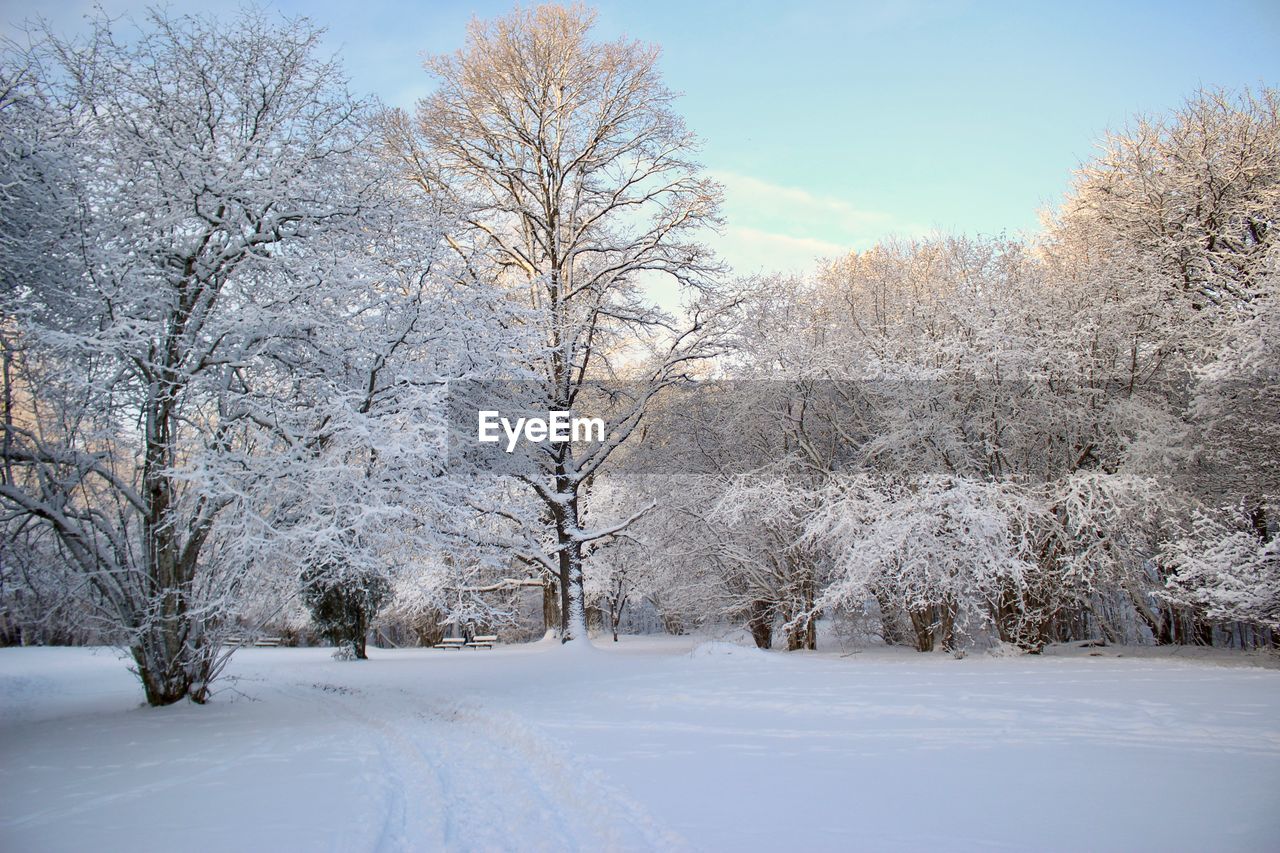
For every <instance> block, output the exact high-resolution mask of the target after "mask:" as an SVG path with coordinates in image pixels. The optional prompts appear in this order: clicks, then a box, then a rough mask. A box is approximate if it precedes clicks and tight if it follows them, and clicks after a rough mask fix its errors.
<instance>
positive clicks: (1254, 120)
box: [0, 6, 1280, 704]
mask: <svg viewBox="0 0 1280 853" xmlns="http://www.w3.org/2000/svg"><path fill="white" fill-rule="evenodd" d="M593 20H594V19H593V15H592V13H591V12H589V11H587V10H584V9H582V8H580V7H575V8H572V9H566V8H562V7H557V6H542V7H537V8H534V9H529V10H518V11H516V12H513V13H512V14H511V15H509V16H507V17H505V18H502V19H499V20H497V21H492V22H480V21H477V22H474V23H473V24H472V26H471V28H470V30H469V33H468V37H467V41H466V44H465V46H464V48H463V49H462V50H460V51H458V52H457V53H455V54H451V55H448V56H443V57H435V58H433V59H432V60H431V61H430V63H429V69H430V71H431V73H432V74H433V75H434V78H435V81H436V84H437V86H436V89H435V91H434V92H433V94H432V95H430V96H429V97H428V98H426V99H424V100H423V101H422V102H420V103H419V105H418V108H417V110H416V112H415V113H414V114H412V115H410V114H408V113H405V112H402V111H396V110H388V109H386V108H384V107H382V106H381V105H379V104H378V103H377V102H376V101H374V100H371V99H362V98H360V97H356V96H354V95H353V94H352V93H350V92H349V91H348V88H347V85H346V81H345V78H344V76H343V72H342V70H341V68H340V66H338V65H337V64H336V63H334V62H332V61H329V60H326V59H324V58H323V57H322V54H321V53H320V52H319V39H320V32H319V31H318V30H317V29H316V28H315V27H314V26H313V25H311V24H310V23H308V22H307V21H305V20H303V21H279V20H276V19H273V18H271V17H270V16H267V15H265V14H262V13H256V12H244V13H240V14H239V15H238V16H237V17H236V18H235V20H234V21H225V20H220V21H217V22H215V21H213V20H212V19H209V18H200V17H173V16H170V15H168V14H166V13H162V12H155V13H152V14H150V15H149V17H148V18H147V19H146V20H145V21H144V22H143V23H142V24H141V25H139V26H137V27H136V28H135V30H134V31H131V32H128V33H124V34H121V33H119V32H116V31H114V30H113V25H112V23H111V22H109V21H107V20H105V19H98V20H96V21H94V22H93V23H92V27H91V30H90V32H89V34H88V35H87V36H85V37H84V38H83V39H80V40H68V39H64V38H61V37H60V36H58V35H57V34H55V33H50V32H35V33H33V34H32V35H31V38H30V40H29V41H28V43H25V44H12V43H11V44H8V45H6V47H5V49H4V55H3V60H2V61H0V344H2V345H3V365H2V367H3V422H4V436H3V468H2V469H0V507H2V508H3V515H2V516H0V527H2V528H3V530H2V532H3V539H2V550H0V607H2V608H3V609H2V611H0V634H2V636H3V639H4V640H5V641H6V642H15V643H33V642H34V643H40V642H114V643H119V644H121V645H123V646H125V647H127V648H128V649H129V650H130V652H131V654H132V656H133V659H134V662H135V664H136V667H137V670H138V673H139V675H140V678H141V680H142V682H143V686H144V688H145V691H146V694H147V697H148V700H149V701H151V702H152V703H154V704H165V703H169V702H173V701H177V700H178V699H181V698H183V697H190V698H192V699H194V700H196V701H204V700H205V699H206V698H207V697H208V695H209V690H210V684H211V683H212V681H213V680H214V678H215V677H216V676H217V674H218V672H219V671H220V670H221V668H222V666H223V665H225V662H226V660H227V656H228V654H229V653H230V650H229V647H228V646H227V644H226V643H225V642H224V640H225V638H226V637H227V636H228V635H231V634H245V633H249V632H252V631H253V630H257V629H262V628H264V627H266V628H271V629H274V630H279V629H281V628H289V627H293V628H300V627H301V626H303V625H305V624H306V622H307V617H308V614H307V609H306V605H308V604H309V605H310V606H311V609H312V611H313V613H312V615H314V616H315V617H316V619H317V620H319V621H318V624H321V625H322V626H323V632H324V633H325V634H326V635H327V636H329V637H330V638H331V639H332V640H334V642H335V643H342V644H345V645H347V646H349V647H350V652H351V654H353V655H355V656H357V657H358V656H361V655H363V652H364V641H365V629H366V628H368V627H369V626H370V625H376V626H381V628H382V629H383V630H384V633H385V634H386V635H388V636H395V637H398V638H400V639H401V640H409V641H414V640H417V641H424V642H429V641H431V640H432V639H433V638H436V637H438V636H439V635H440V633H441V632H442V631H443V630H446V629H449V628H462V629H465V628H467V627H468V626H472V627H474V626H481V625H482V626H484V628H485V629H486V631H485V632H487V631H488V630H491V629H494V628H501V627H503V626H510V625H512V624H514V623H515V622H516V621H517V620H518V619H519V618H520V616H519V613H520V607H521V606H522V605H521V601H522V599H523V598H525V597H526V595H525V594H526V593H528V592H529V591H530V590H533V591H534V594H535V595H536V593H539V592H540V593H541V598H542V602H541V603H542V606H541V608H540V610H541V617H540V620H539V621H541V622H542V624H543V625H544V626H545V627H546V628H548V629H550V630H554V631H556V632H557V633H558V634H559V635H560V637H561V638H562V639H563V640H565V641H578V640H582V639H585V637H586V632H587V627H588V622H593V621H599V622H600V623H601V624H602V625H605V626H609V625H612V626H614V627H615V629H616V626H617V625H618V624H619V623H621V622H623V621H624V620H625V619H627V618H628V617H627V615H626V614H627V613H628V612H630V613H632V614H636V613H637V612H638V611H643V615H644V617H645V618H646V619H651V620H654V621H656V622H658V623H660V624H662V625H664V626H665V627H666V628H667V629H668V630H685V629H687V628H690V627H693V626H695V625H699V624H707V623H713V622H714V623H717V624H720V623H724V622H726V621H729V622H735V623H737V624H740V625H742V626H743V627H745V628H747V629H749V630H750V631H751V633H752V635H753V636H754V637H755V638H756V641H757V642H758V643H759V644H761V645H765V646H768V645H771V644H772V643H773V642H774V637H775V635H777V634H779V633H780V634H781V635H782V636H783V637H785V640H784V644H785V645H786V646H787V647H789V648H812V647H813V646H814V645H815V643H816V639H817V631H816V624H817V620H818V619H820V618H821V617H823V616H827V617H838V618H842V619H848V618H856V619H859V620H863V621H865V622H866V623H867V624H869V625H873V626H874V630H875V632H876V633H877V634H878V635H879V636H880V637H882V638H883V639H884V640H885V641H887V642H907V643H912V644H914V645H915V646H916V647H918V648H921V649H929V648H933V647H934V646H943V647H948V648H960V647H963V646H964V645H966V644H968V643H972V642H978V641H982V640H984V639H991V638H995V639H1000V640H1003V641H1005V642H1008V643H1011V644H1016V645H1018V646H1019V647H1021V648H1023V649H1027V650H1032V651H1034V650H1038V649H1039V648H1041V647H1042V646H1043V645H1044V644H1045V643H1047V642H1051V641H1053V640H1057V639H1064V638H1075V637H1084V636H1095V635H1102V636H1106V637H1109V638H1113V639H1118V640H1130V641H1156V642H1213V643H1235V644H1244V645H1251V644H1258V643H1267V642H1272V641H1273V638H1274V633H1273V632H1274V630H1275V628H1276V624H1277V618H1278V613H1277V601H1278V600H1280V580H1278V575H1280V572H1278V571H1277V551H1276V549H1277V545H1276V541H1277V537H1276V519H1277V514H1276V507H1275V501H1276V495H1277V489H1276V474H1277V460H1276V453H1277V447H1280V442H1277V440H1276V439H1277V435H1276V432H1277V423H1278V419H1277V417H1276V415H1277V405H1276V404H1277V400H1276V397H1275V394H1276V392H1275V379H1276V372H1277V364H1280V358H1278V357H1277V345H1276V344H1275V341H1276V340H1278V339H1280V335H1277V334H1276V332H1277V319H1276V318H1277V313H1276V312H1277V302H1276V295H1275V277H1276V271H1277V263H1280V256H1278V254H1277V250H1276V237H1275V222H1276V218H1277V211H1278V210H1280V196H1278V188H1280V161H1278V158H1280V155H1278V153H1277V151H1278V148H1280V145H1278V140H1280V136H1278V134H1277V114H1276V109H1277V99H1276V94H1275V93H1274V92H1272V91H1264V92H1260V93H1252V94H1251V93H1243V94H1239V95H1233V94H1230V93H1217V92H1206V93H1202V94H1200V95H1197V96H1196V97H1195V98H1193V99H1192V100H1191V101H1190V102H1189V103H1188V104H1187V106H1186V107H1185V108H1184V109H1183V110H1181V111H1179V112H1178V113H1176V114H1174V115H1171V116H1170V117H1168V118H1167V119H1162V120H1159V121H1148V122H1140V123H1138V124H1136V125H1135V126H1134V127H1133V128H1131V129H1130V130H1129V131H1126V132H1124V133H1120V134H1117V135H1115V136H1113V137H1111V138H1109V139H1108V140H1107V142H1106V146H1105V150H1104V153H1103V155H1102V156H1100V157H1099V158H1098V159H1097V160H1096V161H1094V162H1093V163H1091V164H1090V165H1088V166H1087V167H1085V168H1084V169H1083V170H1081V172H1080V173H1079V175H1078V176H1077V179H1076V182H1075V185H1074V187H1073V189H1072V192H1071V194H1070V196H1069V198H1068V200H1067V202H1066V203H1065V204H1064V205H1063V206H1062V208H1061V209H1060V210H1059V211H1057V212H1056V213H1054V214H1053V215H1052V216H1051V217H1050V218H1049V219H1048V220H1047V222H1046V227H1045V231H1044V234H1043V236H1042V237H1040V238H1037V239H1035V240H1033V241H1028V242H1016V241H1008V240H988V239H961V238H937V239H932V240H924V241H916V242H897V243H887V244H885V245H882V246H880V247H877V248H876V249H873V250H871V251H869V252H865V253H857V254H853V255H850V256H849V257H847V258H843V259H837V260H834V261H832V262H830V263H829V264H827V265H826V266H825V267H824V268H823V269H822V271H821V272H820V273H819V274H818V275H816V276H813V277H811V278H808V279H788V278H778V277H763V278H752V279H748V280H741V279H733V278H732V277H731V276H730V275H729V274H728V271H727V270H725V269H724V268H723V266H722V265H721V264H720V263H719V262H718V261H717V260H716V259H715V258H714V256H713V255H712V254H711V253H710V252H709V251H708V250H707V248H706V246H705V245H704V244H703V243H702V242H701V235H703V234H704V231H703V230H702V229H705V228H706V227H707V226H711V225H714V224H716V223H717V222H718V221H719V219H718V216H719V214H718V205H719V201H720V189H719V187H717V186H716V185H715V183H714V182H713V181H711V180H709V179H708V178H707V177H706V176H705V175H704V174H703V173H702V172H701V169H700V167H699V165H698V164H697V162H696V160H695V158H694V153H695V152H696V149H697V139H696V137H694V135H693V134H692V133H691V132H690V131H689V130H688V129H687V128H686V127H685V125H684V123H683V121H682V119H681V118H680V116H679V115H678V114H677V113H676V112H675V111H674V107H673V104H674V96H673V95H672V93H671V92H670V91H669V90H667V89H666V88H665V86H664V85H663V84H662V81H661V79H660V77H659V75H658V73H657V70H656V61H657V51H656V49H654V48H652V47H649V46H646V45H641V44H637V43H633V42H629V41H626V40H619V41H615V42H599V41H596V40H594V39H593V38H592V36H591V26H592V23H593ZM652 276H665V277H668V278H669V279H672V280H674V281H675V282H677V283H678V284H679V285H680V286H681V288H682V292H683V293H684V297H685V308H684V311H683V314H682V315H680V316H676V315H675V314H674V313H672V312H670V311H667V310H664V309H663V308H662V307H661V306H658V305H656V304H654V303H653V302H652V300H650V299H649V298H648V291H647V290H646V286H645V285H646V282H647V278H646V277H652ZM494 380H500V381H502V382H505V383H507V385H506V386H505V387H507V388H508V389H514V388H519V389H521V391H520V394H521V395H522V396H520V398H519V399H512V400H508V401H506V402H510V403H511V404H512V405H514V406H520V407H523V408H525V409H528V410H534V411H538V410H540V411H544V412H545V411H556V410H565V411H578V410H580V409H584V408H585V407H587V404H588V402H589V401H591V400H593V399H604V400H606V401H607V405H606V406H605V407H604V411H605V413H606V414H607V415H608V419H607V429H606V432H607V438H606V440H605V441H603V442H597V443H595V444H593V445H591V446H585V447H574V446H570V445H565V444H560V445H554V446H547V447H545V448H543V449H540V450H538V451H537V452H534V453H530V454H528V455H527V456H525V457H521V461H520V462H519V464H518V465H517V467H514V468H510V467H509V468H504V469H503V470H502V471H501V472H497V471H491V472H488V474H487V475H486V474H485V472H484V471H480V472H478V473H477V472H476V471H475V470H465V469H463V468H460V467H459V466H457V465H455V464H451V459H454V460H456V458H457V456H456V453H457V451H458V448H459V447H460V445H459V443H458V442H459V441H460V440H462V439H461V438H460V435H461V434H462V433H465V431H466V427H467V424H462V423H460V422H459V421H458V419H457V418H456V417H454V416H451V412H450V409H451V406H453V407H455V408H456V406H457V404H458V402H459V392H458V389H459V388H472V387H485V383H486V382H493V381H494ZM513 380H514V381H513ZM601 382H604V383H606V384H607V383H625V388H623V389H622V390H618V389H617V388H615V389H614V390H615V392H616V393H611V394H608V395H603V396H602V395H600V394H598V391H599V390H600V388H601V386H600V384H599V383H601ZM513 393H514V392H513ZM471 402H477V401H471ZM479 402H484V403H485V405H483V406H481V407H482V408H490V407H492V405H491V404H492V402H493V401H492V400H488V401H479ZM473 408H475V407H474V406H473ZM729 425H731V426H729ZM470 427H471V428H474V423H471V424H470ZM472 438H474V435H473V436H472ZM451 451H452V452H453V453H454V455H453V456H452V457H451ZM513 464H515V463H513ZM520 466H523V467H520ZM628 608H630V611H629V610H628ZM379 612H381V615H380V616H378V613H379ZM375 617H376V618H375Z"/></svg>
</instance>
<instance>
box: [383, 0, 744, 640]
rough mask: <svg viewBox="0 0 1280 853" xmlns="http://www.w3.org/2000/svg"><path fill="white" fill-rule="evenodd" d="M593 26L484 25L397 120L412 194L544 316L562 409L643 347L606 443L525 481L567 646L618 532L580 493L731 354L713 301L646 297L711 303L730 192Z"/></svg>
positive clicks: (547, 463) (504, 21) (541, 373)
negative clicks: (421, 194)
mask: <svg viewBox="0 0 1280 853" xmlns="http://www.w3.org/2000/svg"><path fill="white" fill-rule="evenodd" d="M594 20H595V15H594V13H593V12H590V11H588V10H586V9H584V8H583V7H580V6H575V7H572V8H565V7H561V6H554V5H548V6H539V7H537V8H534V9H527V10H526V9H521V10H517V11H515V12H513V13H512V14H510V15H509V16H507V17H505V18H501V19H498V20H494V21H489V22H482V21H474V22H472V24H471V26H470V28H469V31H468V38H467V43H466V46H465V47H464V48H463V49H462V50H461V51H458V52H456V53H454V54H451V55H445V56H436V57H432V58H431V59H429V60H428V61H427V67H428V69H429V70H430V71H431V72H433V73H434V75H435V77H436V80H437V83H438V88H437V90H436V91H435V93H434V94H432V95H431V96H430V97H428V98H426V99H425V100H423V101H421V102H420V103H419V105H418V111H417V116H416V121H411V120H410V119H409V117H408V116H407V115H405V114H392V115H391V116H390V120H389V122H388V135H389V140H390V144H391V148H392V150H393V151H394V153H395V155H396V156H397V157H398V158H400V160H401V161H402V162H403V163H404V165H405V167H406V169H407V172H408V174H409V176H410V177H411V178H412V180H414V181H415V182H416V183H418V184H419V185H420V186H421V187H422V189H423V190H424V191H426V192H427V193H430V194H432V195H439V196H443V197H447V198H448V200H449V205H450V207H451V208H456V209H458V210H461V211H462V217H463V219H464V222H465V227H464V228H462V229H461V230H460V231H459V232H458V233H456V234H455V235H453V238H452V239H453V245H454V247H455V248H456V250H457V251H458V252H459V254H461V255H462V256H464V257H466V258H469V259H489V260H496V262H497V264H498V265H499V268H500V270H501V275H502V277H503V278H504V279H505V281H506V282H507V283H508V286H509V287H511V288H512V290H513V292H514V293H517V294H520V295H521V297H522V298H524V299H527V301H528V304H529V305H530V307H531V308H532V309H533V312H534V316H535V317H536V320H534V322H536V323H537V324H538V325H539V329H538V331H539V334H540V336H541V338H542V344H543V349H542V350H541V351H540V352H538V353H537V354H536V355H535V356H534V357H533V358H532V359H531V364H530V365H529V366H530V367H531V368H532V369H533V371H534V373H535V374H536V376H537V377H538V380H537V381H538V384H539V386H540V387H541V389H542V395H543V396H544V398H545V400H544V402H545V405H546V406H547V408H548V409H549V410H561V411H571V410H574V408H575V406H576V405H580V404H581V403H582V402H583V398H582V394H583V392H584V389H586V388H587V387H588V384H589V383H590V382H591V381H592V380H593V379H597V378H603V377H614V376H617V375H618V364H617V363H616V362H615V360H614V357H615V356H617V354H619V353H620V352H626V353H628V354H630V355H634V354H635V353H636V351H637V347H641V348H647V349H648V358H647V360H645V367H644V368H643V369H638V370H635V371H633V372H632V373H631V378H632V379H638V380H639V381H637V382H635V383H634V384H633V385H631V386H630V387H631V388H632V389H633V390H634V393H632V394H630V395H629V396H628V397H627V398H626V399H625V400H624V401H623V403H622V405H620V406H618V407H616V408H615V410H614V414H613V416H612V417H611V419H610V424H609V427H610V428H609V431H608V436H607V439H606V441H604V442H601V443H599V444H597V445H594V446H592V448H591V449H590V450H589V451H588V452H585V453H581V454H579V455H576V456H575V453H574V450H573V447H572V445H570V444H567V443H564V444H553V445H547V447H548V449H547V451H546V452H545V453H543V454H541V455H540V456H539V469H538V471H537V472H536V473H534V474H530V475H529V476H527V477H526V479H527V481H528V483H529V485H530V486H531V487H532V488H533V489H534V491H535V492H536V493H537V494H538V496H539V497H540V498H541V499H542V501H543V503H544V504H545V505H546V508H547V512H548V513H549V514H550V516H551V518H552V520H553V525H554V530H555V537H554V546H553V548H552V549H551V553H544V554H542V555H539V556H537V558H536V561H537V563H538V564H539V565H540V566H541V567H542V568H543V570H544V571H545V572H546V574H547V575H548V576H552V577H555V578H557V579H558V586H559V591H560V599H561V602H560V603H561V606H560V616H561V633H562V638H563V639H564V640H566V641H568V640H573V639H578V638H584V639H585V637H586V621H585V611H584V602H583V580H582V561H583V545H584V544H585V543H587V542H591V541H594V540H596V539H598V538H600V537H601V536H604V535H608V534H611V533H613V532H616V530H615V529H611V530H608V531H594V532H591V531H584V530H582V529H581V528H580V526H579V521H580V518H581V516H582V508H581V506H580V500H581V492H582V489H583V485H584V483H586V482H587V481H588V480H589V478H590V477H591V476H592V474H593V473H594V472H596V471H597V470H598V469H599V468H600V467H601V466H602V465H603V464H604V463H605V461H606V460H607V459H608V458H609V456H610V455H611V454H612V453H613V451H614V450H615V449H616V448H617V447H618V446H619V445H620V444H622V443H623V442H625V441H626V439H627V438H628V437H629V436H630V435H631V434H632V432H633V431H634V430H635V429H636V427H637V425H638V424H639V422H640V420H641V419H642V417H643V415H644V412H645V410H646V408H647V406H648V405H649V403H650V402H651V401H652V400H653V399H654V397H655V395H656V394H658V393H659V392H660V390H661V389H662V388H663V387H665V386H667V385H669V384H671V383H674V382H677V381H680V379H681V378H682V377H683V376H684V374H685V372H686V368H687V366H688V365H689V364H690V363H691V362H693V361H696V360H698V359H701V358H705V357H707V356H708V355H710V354H712V353H714V352H715V351H716V348H717V345H718V336H717V332H715V331H714V330H713V329H712V327H711V326H710V325H709V324H708V314H707V312H706V309H705V305H694V306H693V307H692V308H691V310H690V319H689V321H688V322H686V323H684V324H682V325H677V323H676V322H675V321H674V320H673V319H672V318H671V317H670V316H668V315H667V314H665V313H664V312H662V311H660V310H658V309H657V308H656V307H655V306H654V305H653V304H652V302H651V301H649V300H648V299H646V298H645V292H644V284H645V276H646V275H648V276H662V277H666V278H667V279H668V280H670V279H674V280H675V281H676V282H678V283H680V284H681V285H685V286H688V287H690V288H692V289H693V290H694V291H695V292H698V293H702V294H704V295H705V293H706V292H707V290H708V288H709V285H710V282H711V280H712V279H713V278H714V276H715V274H716V273H717V272H718V267H717V265H716V262H715V260H714V258H713V257H712V256H711V255H710V254H709V252H708V251H707V250H706V249H705V248H704V247H703V246H702V245H700V244H699V243H698V242H697V241H696V236H697V232H698V231H699V229H701V228H703V227H705V226H709V225H715V224H717V222H718V220H717V207H718V203H719V198H720V190H719V187H718V186H717V185H716V184H715V183H714V182H712V181H711V180H709V179H707V178H705V177H702V176H700V175H699V169H698V166H697V164H696V163H695V162H694V161H693V159H692V156H693V154H694V152H695V149H696V146H697V140H696V138H695V137H694V135H693V134H692V133H690V132H689V131H688V130H687V129H686V128H685V125H684V122H683V121H682V119H681V118H680V117H679V116H678V115H677V114H676V113H675V112H674V111H673V109H672V102H673V99H674V97H675V96H674V95H673V93H672V92H671V91H670V90H668V89H667V88H666V87H665V86H664V85H663V83H662V81H661V79H660V77H659V74H658V71H657V59H658V51H657V49H656V48H655V47H651V46H645V45H641V44H638V43H635V42H630V41H625V40H619V41H614V42H603V43H602V42H596V41H593V40H591V38H590V30H591V27H592V25H593V22H594ZM623 523H625V522H623Z"/></svg>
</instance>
